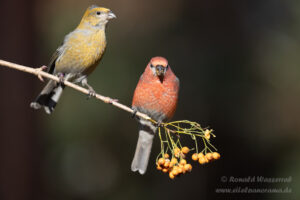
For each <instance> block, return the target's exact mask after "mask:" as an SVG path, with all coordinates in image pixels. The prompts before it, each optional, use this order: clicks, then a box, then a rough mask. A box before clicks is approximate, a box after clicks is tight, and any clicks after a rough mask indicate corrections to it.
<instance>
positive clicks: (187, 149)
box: [181, 147, 190, 154]
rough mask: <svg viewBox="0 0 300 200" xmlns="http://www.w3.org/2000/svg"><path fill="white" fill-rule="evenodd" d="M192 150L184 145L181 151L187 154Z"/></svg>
mask: <svg viewBox="0 0 300 200" xmlns="http://www.w3.org/2000/svg"><path fill="white" fill-rule="evenodd" d="M189 151H190V149H189V148H188V147H182V149H181V152H182V153H184V154H187V153H188V152H189Z"/></svg>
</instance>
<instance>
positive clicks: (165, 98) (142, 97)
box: [131, 57, 179, 174]
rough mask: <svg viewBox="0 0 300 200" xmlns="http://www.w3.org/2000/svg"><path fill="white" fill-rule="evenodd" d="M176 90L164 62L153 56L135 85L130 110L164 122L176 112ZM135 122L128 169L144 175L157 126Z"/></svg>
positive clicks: (177, 81)
mask: <svg viewBox="0 0 300 200" xmlns="http://www.w3.org/2000/svg"><path fill="white" fill-rule="evenodd" d="M178 90H179V79H178V78H177V77H176V76H175V74H174V73H173V72H172V70H171V68H170V66H169V65H168V61H167V60H166V59H165V58H163V57H154V58H152V59H151V60H150V62H149V64H148V65H147V67H146V69H145V72H144V73H143V74H142V76H141V78H140V80H139V82H138V85H137V87H136V89H135V92H134V95H133V100H132V108H133V109H134V110H137V111H139V112H142V113H145V114H147V115H149V116H150V117H151V118H152V119H154V120H156V121H157V122H159V123H160V122H165V121H168V120H170V119H171V118H172V116H173V115H174V113H175V110H176V106H177V98H178ZM138 121H139V123H140V127H139V139H138V143H137V146H136V150H135V154H134V158H133V161H132V164H131V170H132V171H139V173H140V174H144V173H145V172H146V169H147V165H148V161H149V157H150V152H151V147H152V142H153V138H154V134H155V132H156V130H157V126H155V125H153V124H152V123H151V122H149V121H146V120H144V119H138Z"/></svg>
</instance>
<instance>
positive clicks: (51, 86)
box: [30, 80, 64, 114]
mask: <svg viewBox="0 0 300 200" xmlns="http://www.w3.org/2000/svg"><path fill="white" fill-rule="evenodd" d="M63 89H64V85H62V84H57V83H56V82H55V81H53V80H50V81H49V82H48V83H47V85H46V86H45V87H44V89H43V90H42V92H41V93H40V94H39V96H37V98H36V99H35V101H34V102H31V104H30V107H31V108H33V109H40V108H41V107H42V106H43V107H44V109H45V111H46V113H47V114H51V113H52V112H53V111H54V108H55V106H56V104H57V102H58V100H59V98H60V96H61V94H62V92H63Z"/></svg>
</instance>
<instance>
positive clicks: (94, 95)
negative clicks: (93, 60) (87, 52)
mask: <svg viewBox="0 0 300 200" xmlns="http://www.w3.org/2000/svg"><path fill="white" fill-rule="evenodd" d="M81 84H82V86H84V87H87V88H88V90H89V93H88V97H87V99H90V98H91V97H96V92H95V90H94V88H93V87H92V86H90V85H89V84H88V83H87V79H86V78H85V79H83V80H82V81H81Z"/></svg>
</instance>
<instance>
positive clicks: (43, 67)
mask: <svg viewBox="0 0 300 200" xmlns="http://www.w3.org/2000/svg"><path fill="white" fill-rule="evenodd" d="M47 68H48V67H47V66H46V65H43V66H41V67H39V68H37V69H36V70H37V71H39V72H42V71H45V70H46V69H47ZM37 77H38V79H39V80H40V81H42V82H44V79H43V77H42V76H41V75H40V74H38V75H37Z"/></svg>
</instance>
